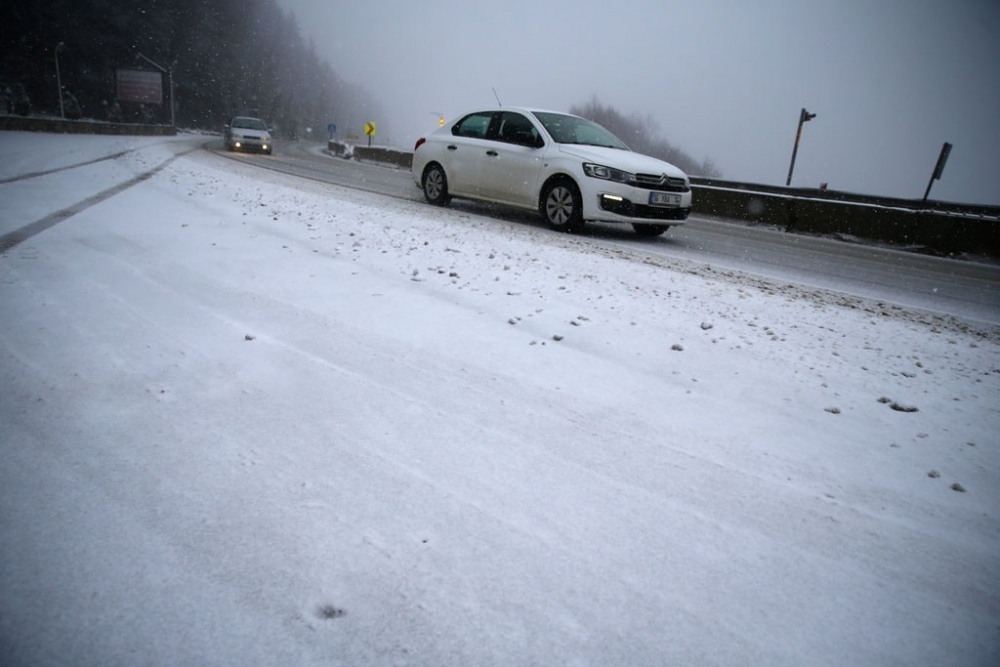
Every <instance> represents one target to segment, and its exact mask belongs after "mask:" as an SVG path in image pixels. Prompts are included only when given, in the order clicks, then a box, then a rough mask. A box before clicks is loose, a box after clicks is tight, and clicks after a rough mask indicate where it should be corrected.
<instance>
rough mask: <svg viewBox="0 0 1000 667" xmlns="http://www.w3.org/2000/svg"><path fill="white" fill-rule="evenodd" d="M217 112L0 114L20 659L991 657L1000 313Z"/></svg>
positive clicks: (0, 341) (997, 652)
mask: <svg viewBox="0 0 1000 667" xmlns="http://www.w3.org/2000/svg"><path fill="white" fill-rule="evenodd" d="M203 141H204V139H203V138H200V137H193V136H190V135H183V136H179V137H177V138H171V139H167V140H165V139H163V138H134V137H131V138H130V137H74V136H58V135H35V134H25V133H11V132H2V133H0V155H3V156H4V157H3V159H2V160H0V239H3V238H7V239H8V241H9V240H10V239H12V238H13V237H12V236H10V235H11V234H12V233H14V232H16V231H17V230H21V229H23V228H24V227H25V226H27V225H29V224H31V223H36V222H40V223H42V224H40V225H36V226H35V227H33V228H31V229H33V230H36V231H37V230H41V231H37V233H34V234H33V235H28V236H27V237H26V238H24V239H23V240H21V241H20V242H19V243H16V244H14V245H12V247H9V248H8V249H6V250H5V251H4V252H3V253H2V255H0V323H2V326H0V383H2V386H3V388H4V389H3V391H2V392H0V417H2V423H3V429H2V435H0V447H2V461H3V463H2V465H0V527H2V531H3V532H2V540H0V544H2V547H0V662H2V663H3V664H5V665H29V664H30V665H64V664H74V665H118V664H120V665H132V664H146V665H205V664H211V665H241V666H242V665H247V664H261V665H264V664H295V665H313V664H315V665H320V664H322V665H511V664H516V665H551V664H566V665H664V664H698V665H748V664H768V665H799V666H801V665H845V664H858V665H861V664H864V665H915V664H935V665H989V664H997V663H998V661H1000V631H998V627H1000V624H998V618H1000V586H998V585H997V584H998V581H1000V522H998V520H997V509H998V503H1000V472H998V471H1000V465H998V464H1000V456H998V447H1000V438H998V436H997V434H998V433H1000V400H998V398H1000V361H998V360H1000V355H998V352H1000V346H998V342H1000V335H998V333H997V331H996V330H995V329H992V330H991V329H983V328H982V327H981V326H978V325H974V324H971V323H963V322H962V321H961V320H959V319H957V318H949V317H943V316H940V315H934V314H930V313H926V312H920V311H912V310H907V309H905V308H901V307H895V306H893V305H892V304H889V303H876V302H872V301H867V300H864V299H862V298H859V297H854V296H851V295H849V294H845V293H843V292H842V291H838V286H837V285H829V286H827V288H826V289H814V288H810V287H805V286H801V285H797V284H794V283H791V282H776V281H773V280H770V279H767V278H764V277H760V276H753V275H750V274H747V273H741V272H738V271H734V270H728V269H727V270H717V269H713V268H712V267H708V266H704V265H700V264H695V263H687V262H684V261H682V260H663V259H656V258H651V257H648V256H647V255H645V254H643V253H642V246H641V244H637V245H636V250H635V251H634V252H629V251H627V250H623V249H621V247H615V248H607V247H603V246H601V245H600V244H598V243H594V242H592V241H591V240H590V239H587V238H585V237H584V238H579V237H573V236H564V235H559V234H555V233H553V232H549V231H548V230H545V229H544V228H542V227H541V226H540V225H538V226H532V225H525V224H523V223H517V222H510V221H505V220H498V219H496V218H490V217H481V216H478V215H475V214H472V213H470V212H469V211H468V210H463V209H462V208H460V207H459V208H452V209H437V208H433V207H430V206H428V205H425V204H423V203H415V202H409V201H403V200H398V199H393V198H390V197H384V196H380V195H377V194H371V193H366V192H360V191H355V190H350V189H346V188H340V187H336V186H331V185H326V184H322V183H318V182H313V181H307V180H300V179H296V178H293V177H291V176H284V175H281V174H277V173H274V172H271V171H266V170H259V169H257V168H255V167H254V166H247V165H244V164H240V163H237V162H233V161H229V160H226V159H225V158H224V157H220V156H216V155H212V154H209V153H206V152H204V151H198V150H194V151H191V150H190V149H192V148H196V147H197V146H199V145H200V144H201V143H202V142H203ZM117 153H122V154H121V155H120V156H119V157H116V158H113V159H109V160H103V161H97V162H93V163H91V164H87V165H85V166H81V167H77V168H67V169H62V170H60V169H61V168H63V167H69V166H71V165H74V164H80V163H83V162H88V161H90V160H97V159H99V158H101V157H103V156H107V155H112V154H117ZM264 159H266V158H262V160H264ZM51 170H56V171H52V173H48V174H47V175H40V176H35V177H31V178H18V176H19V175H23V174H31V173H38V172H47V171H51ZM152 170H155V172H154V173H152V175H151V176H149V177H148V178H140V177H141V176H143V175H144V174H146V173H147V172H149V171H152ZM126 183H131V185H129V186H126V187H121V186H122V184H126ZM101 193H103V194H101ZM98 194H101V196H97V197H95V195H98ZM81 202H84V203H83V204H81ZM67 209H68V210H67ZM692 224H696V223H695V222H692ZM12 243H13V242H9V243H8V245H11V244H12ZM894 404H895V408H894V407H893V406H894ZM900 408H902V409H900ZM914 408H915V410H914ZM953 487H954V488H953ZM956 489H958V490H956Z"/></svg>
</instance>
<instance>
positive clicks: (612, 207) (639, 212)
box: [598, 197, 691, 220]
mask: <svg viewBox="0 0 1000 667" xmlns="http://www.w3.org/2000/svg"><path fill="white" fill-rule="evenodd" d="M598 202H599V205H600V207H601V208H602V209H603V210H605V211H608V212H609V213H615V214H617V215H623V216H625V217H626V218H635V219H639V220H687V217H688V215H689V214H690V213H691V209H690V207H689V208H667V207H665V206H646V205H645V204H634V203H632V202H630V201H629V200H628V199H623V200H621V201H617V200H612V199H608V198H606V197H601V198H599V200H598Z"/></svg>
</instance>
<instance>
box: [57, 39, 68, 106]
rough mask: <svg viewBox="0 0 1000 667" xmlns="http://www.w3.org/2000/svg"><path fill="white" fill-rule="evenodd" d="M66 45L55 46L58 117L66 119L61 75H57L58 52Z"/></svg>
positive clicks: (60, 43)
mask: <svg viewBox="0 0 1000 667" xmlns="http://www.w3.org/2000/svg"><path fill="white" fill-rule="evenodd" d="M65 47H66V45H65V44H64V43H62V42H59V43H58V44H56V88H58V89H59V90H58V93H59V117H60V118H66V110H65V109H64V108H63V94H62V75H60V74H59V52H60V51H62V50H63V49H64V48H65Z"/></svg>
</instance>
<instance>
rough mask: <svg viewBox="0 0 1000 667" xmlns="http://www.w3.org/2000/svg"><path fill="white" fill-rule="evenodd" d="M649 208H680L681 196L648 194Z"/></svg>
mask: <svg viewBox="0 0 1000 667" xmlns="http://www.w3.org/2000/svg"><path fill="white" fill-rule="evenodd" d="M649 205H650V206H680V205H681V196H680V195H675V194H673V193H671V192H650V193H649Z"/></svg>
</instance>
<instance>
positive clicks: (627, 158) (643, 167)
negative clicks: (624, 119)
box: [556, 144, 687, 178]
mask: <svg viewBox="0 0 1000 667" xmlns="http://www.w3.org/2000/svg"><path fill="white" fill-rule="evenodd" d="M556 148H557V150H559V151H560V152H562V153H564V154H566V155H573V156H576V157H578V158H581V159H583V160H587V161H592V162H595V163H597V164H601V165H604V166H606V167H614V168H615V169H624V170H625V171H628V172H631V173H633V174H666V175H667V176H672V177H674V178H687V174H685V173H684V172H683V171H681V170H680V169H678V168H677V167H675V166H674V165H672V164H670V163H669V162H664V161H663V160H659V159H657V158H655V157H650V156H648V155H643V154H642V153H636V152H634V151H623V150H621V149H618V148H605V147H602V146H586V145H583V144H557V145H556Z"/></svg>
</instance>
